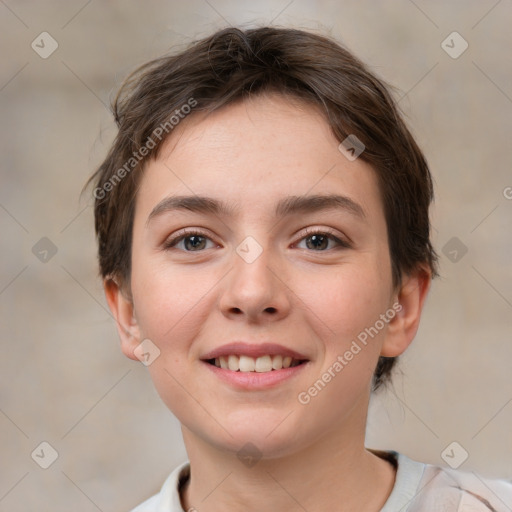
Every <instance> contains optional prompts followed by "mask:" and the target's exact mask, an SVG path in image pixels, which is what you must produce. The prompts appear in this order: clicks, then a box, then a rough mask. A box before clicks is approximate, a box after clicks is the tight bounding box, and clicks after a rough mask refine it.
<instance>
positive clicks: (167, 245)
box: [163, 228, 352, 253]
mask: <svg viewBox="0 0 512 512" xmlns="http://www.w3.org/2000/svg"><path fill="white" fill-rule="evenodd" d="M315 235H320V236H325V237H327V238H328V239H329V240H333V241H335V242H336V243H337V245H338V248H343V249H350V248H351V247H352V246H351V244H350V243H349V242H348V241H345V240H340V239H339V238H338V237H337V236H335V234H334V233H333V232H332V231H331V230H329V229H314V228H313V229H309V228H308V229H306V232H305V233H304V234H303V236H302V237H301V238H300V239H299V240H298V242H297V243H299V242H301V241H302V240H304V239H306V238H309V237H312V236H315ZM191 236H201V237H203V238H206V239H208V240H210V241H212V240H211V238H210V237H209V236H208V234H207V233H205V232H204V231H201V230H195V229H190V230H184V231H182V232H181V233H180V234H179V235H177V236H175V237H173V238H171V239H168V240H166V241H165V242H164V245H163V248H164V249H165V250H170V249H173V248H174V247H175V246H176V245H177V244H178V243H180V242H181V241H182V240H184V239H186V238H189V237H191ZM203 250H204V249H203ZM203 250H199V251H183V252H188V253H193V252H202V251H203ZM328 250H329V249H323V250H320V251H314V250H311V252H326V251H328ZM331 250H332V249H331Z"/></svg>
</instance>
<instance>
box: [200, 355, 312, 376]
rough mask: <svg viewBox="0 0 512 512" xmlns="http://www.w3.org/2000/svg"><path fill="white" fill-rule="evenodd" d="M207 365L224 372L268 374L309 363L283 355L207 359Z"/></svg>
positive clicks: (232, 356)
mask: <svg viewBox="0 0 512 512" xmlns="http://www.w3.org/2000/svg"><path fill="white" fill-rule="evenodd" d="M205 361H206V362H207V363H209V364H211V365H212V366H216V367H217V368H221V369H223V370H231V371H233V372H247V373H248V372H255V373H267V372H272V371H277V370H282V369H285V368H294V367H295V366H299V365H301V364H304V363H306V362H307V360H306V359H294V358H293V357H291V356H282V355H274V356H271V355H266V356H260V357H250V356H244V355H242V356H237V355H235V354H232V355H229V356H221V357H216V358H214V359H206V360H205Z"/></svg>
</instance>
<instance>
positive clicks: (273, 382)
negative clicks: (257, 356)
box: [202, 361, 308, 390]
mask: <svg viewBox="0 0 512 512" xmlns="http://www.w3.org/2000/svg"><path fill="white" fill-rule="evenodd" d="M202 363H203V364H205V365H206V366H207V367H208V368H209V369H210V371H212V372H213V374H214V375H216V376H217V377H219V378H220V379H222V380H223V381H224V382H227V383H228V384H230V385H231V386H235V387H237V388H240V389H244V390H257V389H268V388H272V387H275V386H277V385H278V384H280V383H281V382H284V381H285V380H288V379H292V378H293V377H295V376H297V375H299V374H300V372H302V371H303V370H304V367H305V366H307V364H308V363H302V364H299V365H298V366H294V367H293V368H282V369H281V370H272V371H270V372H261V373H259V372H240V371H238V372H234V371H232V370H226V369H224V368H219V367H218V366H214V365H212V364H210V363H207V362H205V361H202Z"/></svg>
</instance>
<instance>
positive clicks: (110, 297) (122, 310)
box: [103, 277, 141, 361]
mask: <svg viewBox="0 0 512 512" xmlns="http://www.w3.org/2000/svg"><path fill="white" fill-rule="evenodd" d="M103 289H104V290H105V297H106V299H107V303H108V307H109V308H110V311H112V315H113V316H114V318H115V320H116V323H117V332H118V333H119V338H120V340H121V350H122V351H123V354H124V355H125V356H126V357H129V358H130V359H134V360H136V361H138V358H137V357H136V356H135V355H134V350H135V349H136V348H137V346H138V345H139V344H140V341H141V339H140V330H139V326H138V324H137V319H136V318H135V314H134V313H135V312H134V308H133V301H132V299H131V298H130V297H127V295H126V293H125V292H124V291H123V290H122V287H121V286H120V285H119V284H118V283H117V282H116V281H115V280H114V279H113V278H111V277H108V278H106V279H105V280H104V281H103Z"/></svg>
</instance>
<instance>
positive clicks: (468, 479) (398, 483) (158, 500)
mask: <svg viewBox="0 0 512 512" xmlns="http://www.w3.org/2000/svg"><path fill="white" fill-rule="evenodd" d="M378 453H380V454H385V455H386V456H387V457H389V458H390V459H391V461H392V462H396V464H397V466H396V467H397V472H396V480H395V485H394V486H393V490H392V491H391V494H390V495H389V498H388V499H387V501H386V503H385V504H384V507H383V508H382V509H381V511H380V512H489V511H492V512H512V481H507V480H494V479H487V478H482V477H480V476H479V475H477V474H475V473H470V472H463V471H458V470H453V469H449V468H445V467H440V466H434V465H431V464H424V463H422V462H416V461H414V460H411V459H409V458H408V457H406V456H405V455H403V454H401V453H397V452H394V451H388V452H378ZM189 475H190V465H189V463H188V462H184V463H183V464H181V465H180V466H178V467H177V468H176V469H175V470H174V471H173V472H172V473H171V474H170V475H169V477H168V478H167V480H166V481H165V483H164V485H163V486H162V489H161V490H160V492H159V493H158V494H155V496H153V497H151V498H149V499H148V500H147V501H145V502H144V503H142V504H140V505H139V506H138V507H136V508H135V509H133V510H132V512H185V511H184V510H183V508H182V506H181V502H180V494H179V486H180V484H183V483H184V482H185V481H186V480H187V479H188V477H189ZM191 510H194V509H191Z"/></svg>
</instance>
